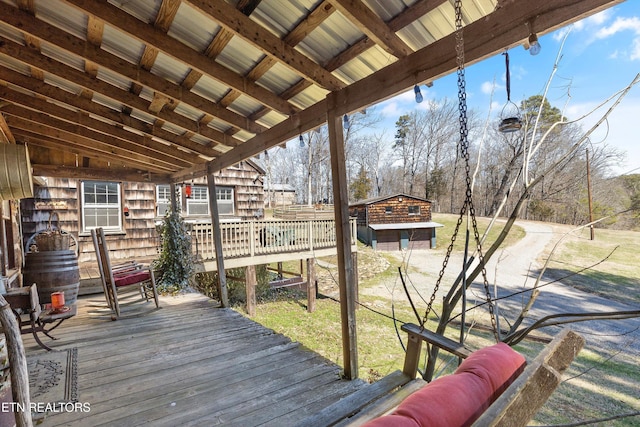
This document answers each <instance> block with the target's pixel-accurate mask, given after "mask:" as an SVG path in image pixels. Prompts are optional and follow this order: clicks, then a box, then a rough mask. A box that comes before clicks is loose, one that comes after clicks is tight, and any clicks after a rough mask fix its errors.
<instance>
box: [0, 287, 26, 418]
mask: <svg viewBox="0 0 640 427" xmlns="http://www.w3.org/2000/svg"><path fill="white" fill-rule="evenodd" d="M0 325H2V329H3V330H4V335H5V337H6V339H7V353H8V356H9V372H10V373H11V393H12V397H13V401H14V402H16V403H18V404H19V405H21V406H22V407H23V408H25V410H24V411H20V410H17V411H15V418H16V426H17V427H31V426H33V420H32V419H31V409H30V406H31V398H30V397H29V371H28V370H27V358H26V356H25V353H24V345H23V344H22V337H21V336H20V327H19V326H18V321H17V320H16V316H15V315H14V314H13V311H11V307H10V306H9V303H8V302H7V300H5V299H4V297H3V296H2V295H0Z"/></svg>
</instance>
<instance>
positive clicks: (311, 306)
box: [307, 258, 318, 313]
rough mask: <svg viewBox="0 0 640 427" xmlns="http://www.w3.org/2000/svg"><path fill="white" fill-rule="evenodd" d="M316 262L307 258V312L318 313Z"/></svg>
mask: <svg viewBox="0 0 640 427" xmlns="http://www.w3.org/2000/svg"><path fill="white" fill-rule="evenodd" d="M317 291H318V289H317V288H316V260H315V258H307V311H308V312H309V313H313V312H314V311H316V292H317Z"/></svg>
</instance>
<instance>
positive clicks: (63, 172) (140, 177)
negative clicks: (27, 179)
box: [31, 163, 169, 184]
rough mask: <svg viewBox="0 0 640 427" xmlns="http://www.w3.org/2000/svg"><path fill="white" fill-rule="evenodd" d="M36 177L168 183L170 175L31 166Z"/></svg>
mask: <svg viewBox="0 0 640 427" xmlns="http://www.w3.org/2000/svg"><path fill="white" fill-rule="evenodd" d="M31 166H32V168H33V175H34V176H49V177H58V178H72V179H95V180H101V181H128V182H154V183H158V184H161V183H168V182H169V175H168V174H164V175H159V174H151V173H149V172H146V171H143V170H132V169H129V168H127V169H121V168H113V169H100V168H95V167H74V166H59V165H41V164H34V163H32V164H31Z"/></svg>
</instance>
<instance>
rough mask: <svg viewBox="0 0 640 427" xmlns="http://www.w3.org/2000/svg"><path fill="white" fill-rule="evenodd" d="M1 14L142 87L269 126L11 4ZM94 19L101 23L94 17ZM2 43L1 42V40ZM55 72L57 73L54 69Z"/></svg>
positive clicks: (0, 6) (245, 125)
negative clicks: (249, 118)
mask: <svg viewBox="0 0 640 427" xmlns="http://www.w3.org/2000/svg"><path fill="white" fill-rule="evenodd" d="M0 16H2V21H3V22H5V23H6V24H7V25H10V26H11V27H13V28H15V29H17V30H18V31H22V32H24V33H27V34H29V35H31V36H33V37H36V38H39V39H41V40H46V41H47V43H51V44H53V45H56V46H58V47H60V48H61V49H63V50H66V51H68V52H71V53H73V54H75V55H78V56H80V57H82V58H84V59H85V60H87V61H91V62H93V63H95V64H98V65H99V66H101V67H104V68H105V69H109V70H111V71H113V72H115V73H117V74H120V75H121V76H123V77H126V78H128V79H130V80H131V81H133V82H136V83H137V84H139V85H141V86H146V87H149V88H150V89H152V90H154V91H156V92H161V93H164V94H165V95H166V96H168V97H170V98H173V99H175V100H177V101H180V102H184V103H186V104H188V105H190V106H192V107H194V108H197V109H200V110H202V111H204V112H206V113H209V114H211V115H213V116H215V117H217V118H219V120H221V121H223V122H226V123H228V124H229V125H232V126H237V127H239V128H241V129H245V130H247V131H249V132H252V133H260V132H261V131H263V130H265V129H266V128H265V127H264V126H262V125H260V124H257V123H255V122H252V121H249V120H247V118H246V117H243V116H242V115H240V114H238V113H235V112H233V111H231V110H228V109H226V108H223V107H222V106H220V105H218V104H216V103H214V102H211V100H208V99H206V98H203V97H201V96H199V95H196V94H195V93H193V92H189V91H185V90H184V87H182V86H180V85H178V84H174V83H171V82H169V81H167V80H165V79H164V78H162V77H160V76H156V75H154V74H152V73H150V72H149V71H148V70H145V69H141V68H140V67H138V66H136V65H135V64H131V63H129V62H127V61H123V60H122V59H121V58H119V57H117V56H115V55H113V54H111V53H109V52H107V51H105V50H103V49H101V48H100V46H99V45H93V44H92V43H91V42H88V41H85V40H82V39H80V38H77V37H75V36H73V35H71V34H69V33H66V32H65V31H63V30H61V29H59V28H56V27H54V26H52V25H51V24H49V23H47V22H45V21H42V20H40V19H38V18H35V17H33V16H30V15H29V14H26V13H24V12H20V11H19V10H18V9H16V8H14V7H11V6H10V5H8V4H5V3H2V2H0ZM91 19H92V20H93V21H100V22H102V21H101V20H99V19H96V18H95V17H92V18H91ZM90 22H91V21H90ZM166 37H168V36H166ZM0 44H2V43H1V42H0ZM183 49H184V46H183ZM50 65H51V64H50ZM45 70H47V71H50V70H49V69H48V68H45ZM52 73H53V74H56V73H55V72H53V71H52ZM219 142H222V141H219Z"/></svg>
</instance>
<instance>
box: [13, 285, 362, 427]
mask: <svg viewBox="0 0 640 427" xmlns="http://www.w3.org/2000/svg"><path fill="white" fill-rule="evenodd" d="M131 298H132V299H137V300H138V301H135V302H132V303H131V304H125V305H124V311H123V314H124V317H123V318H122V319H120V320H118V321H111V320H110V313H109V311H108V310H107V309H106V303H105V301H104V298H103V296H102V295H93V296H85V297H81V298H80V299H79V302H78V315H77V316H76V317H74V318H72V319H69V320H68V321H66V322H64V323H63V324H62V325H61V326H60V327H59V328H58V329H56V331H54V332H55V333H54V335H55V336H56V337H58V338H59V339H58V340H56V341H50V340H48V339H47V338H45V340H46V342H47V344H50V345H51V347H52V348H54V349H60V350H63V349H67V348H71V347H76V348H77V349H78V396H79V401H80V402H87V403H89V404H90V405H91V411H90V412H88V413H86V412H85V413H81V412H71V413H59V414H55V415H49V416H47V417H46V418H45V420H44V422H43V423H42V424H41V425H42V426H44V427H48V426H57V425H65V426H82V427H84V426H87V425H91V426H98V425H111V426H113V425H118V426H138V425H141V424H145V423H149V424H151V425H154V426H156V425H157V426H162V425H166V426H176V425H180V426H186V425H194V426H195V425H216V424H220V423H223V424H225V425H227V424H228V425H238V426H252V425H274V426H276V425H277V426H283V425H287V424H286V423H288V424H294V423H295V422H296V421H299V420H300V419H301V418H300V417H304V416H306V415H309V414H311V413H313V412H314V411H318V410H320V409H322V408H323V407H325V406H327V405H329V404H331V403H334V402H336V401H338V400H340V399H341V398H342V397H344V396H346V395H349V394H351V393H353V392H354V391H356V390H357V389H360V388H362V387H365V386H366V384H364V383H363V382H362V381H346V380H342V379H340V368H339V367H338V366H336V365H335V364H333V363H331V362H330V361H328V360H326V359H324V358H322V357H321V356H319V355H317V354H316V353H313V352H311V351H309V350H307V349H304V348H302V347H301V346H300V345H298V344H297V343H294V342H291V341H290V340H289V339H288V338H287V337H285V336H283V335H280V334H277V333H275V332H274V331H272V330H270V329H267V328H265V327H263V326H261V325H259V324H257V323H255V322H253V321H251V320H250V319H247V318H245V317H244V316H242V315H241V314H239V313H237V312H235V311H233V310H230V309H221V308H218V307H217V304H216V303H215V302H213V301H211V300H210V299H208V298H206V297H204V296H202V295H199V294H187V295H181V296H177V297H161V300H160V304H161V307H162V308H161V309H155V305H154V304H153V303H144V302H141V301H140V300H139V296H137V295H136V294H135V293H133V294H132V295H131ZM23 339H24V342H25V348H26V351H27V355H29V354H34V353H44V350H43V349H41V348H40V347H38V346H37V344H36V343H35V342H34V340H33V338H32V337H31V336H30V335H23ZM283 422H286V423H285V424H283Z"/></svg>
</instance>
